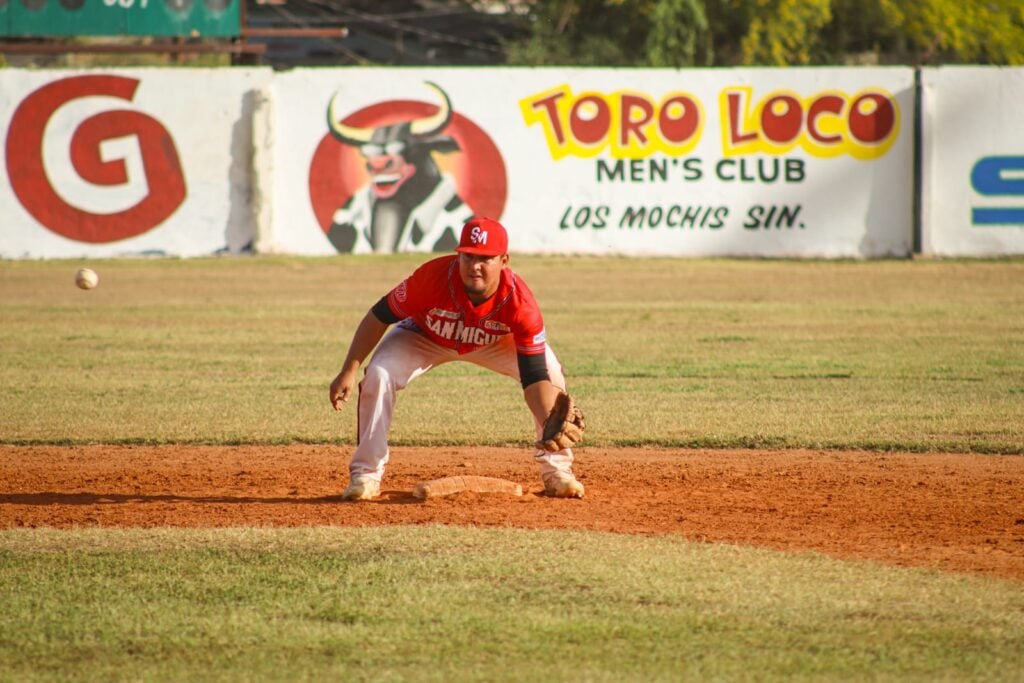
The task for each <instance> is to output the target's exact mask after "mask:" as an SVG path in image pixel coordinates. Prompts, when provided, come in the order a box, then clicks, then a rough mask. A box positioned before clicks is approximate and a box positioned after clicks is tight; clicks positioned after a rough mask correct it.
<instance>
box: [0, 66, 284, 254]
mask: <svg viewBox="0 0 1024 683" xmlns="http://www.w3.org/2000/svg"><path fill="white" fill-rule="evenodd" d="M270 74H271V72H270V70H264V69H236V70H230V71H228V70H214V69H179V70H146V69H130V70H116V71H97V70H90V71H18V70H2V71H0V131H2V144H3V152H4V153H3V163H2V164H0V257H5V258H43V257H104V256H121V255H137V254H161V255H173V256H198V255H205V254H212V253H217V252H231V253H238V252H242V251H245V250H246V249H248V248H249V247H250V245H251V243H252V241H253V235H254V222H253V219H252V216H251V215H250V213H249V208H248V207H249V205H250V201H249V199H250V197H249V195H250V194H251V190H252V188H251V181H250V178H251V174H250V166H251V163H250V159H251V156H252V133H251V123H250V122H251V109H252V102H251V100H252V95H251V92H252V90H253V88H255V87H259V85H260V84H261V82H262V81H263V80H265V79H266V78H268V77H269V76H270Z"/></svg>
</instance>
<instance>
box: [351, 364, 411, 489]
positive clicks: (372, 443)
mask: <svg viewBox="0 0 1024 683" xmlns="http://www.w3.org/2000/svg"><path fill="white" fill-rule="evenodd" d="M397 391H398V386H397V384H396V382H395V380H394V377H393V375H392V373H391V372H389V370H388V369H387V368H386V367H384V366H383V365H382V364H380V363H374V362H371V363H370V365H368V366H367V368H366V373H365V375H364V376H363V381H362V382H360V384H359V445H358V446H356V450H355V452H354V453H353V454H352V460H351V462H350V463H349V475H350V477H351V479H350V483H349V485H348V488H347V489H345V492H344V493H343V494H341V497H342V500H372V499H374V498H376V497H377V496H379V495H380V483H381V480H382V479H383V477H384V469H385V467H386V466H387V463H388V460H389V456H390V448H389V447H388V431H389V430H390V428H391V418H392V416H393V414H394V410H395V394H396V392H397Z"/></svg>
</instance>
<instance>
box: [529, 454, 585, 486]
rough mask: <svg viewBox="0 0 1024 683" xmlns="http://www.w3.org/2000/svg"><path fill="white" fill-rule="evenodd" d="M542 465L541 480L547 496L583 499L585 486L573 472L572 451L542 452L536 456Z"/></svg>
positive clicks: (535, 458)
mask: <svg viewBox="0 0 1024 683" xmlns="http://www.w3.org/2000/svg"><path fill="white" fill-rule="evenodd" d="M534 460H536V461H537V462H538V463H539V464H540V478H541V480H542V481H543V482H544V493H545V495H548V496H551V497H553V498H582V497H583V493H584V489H583V484H581V483H580V482H579V480H578V479H576V475H574V474H573V472H572V461H573V455H572V450H571V449H568V448H567V449H565V450H564V451H558V452H557V453H547V452H545V451H540V452H539V453H537V455H535V456H534Z"/></svg>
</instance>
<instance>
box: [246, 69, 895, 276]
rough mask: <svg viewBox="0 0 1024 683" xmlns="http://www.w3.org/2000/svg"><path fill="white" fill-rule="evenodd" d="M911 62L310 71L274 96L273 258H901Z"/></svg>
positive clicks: (275, 87) (278, 83) (290, 78)
mask: <svg viewBox="0 0 1024 683" xmlns="http://www.w3.org/2000/svg"><path fill="white" fill-rule="evenodd" d="M913 90H914V75H913V70H911V69H906V68H867V69H865V68H856V69H854V68H850V69H837V68H827V69H826V68H822V69H816V68H809V69H699V70H696V69H695V70H659V69H644V70H632V69H551V68H545V69H514V68H507V69H486V70H481V69H429V70H425V69H387V70H381V69H359V68H357V69H300V70H295V71H292V72H289V73H284V74H278V75H276V76H275V78H274V81H273V84H272V86H271V93H272V95H271V101H272V107H273V116H272V121H273V124H272V125H273V137H274V140H275V144H274V146H273V151H272V160H271V161H270V162H269V163H268V171H267V173H266V174H265V178H264V180H263V181H261V187H262V191H263V192H266V193H268V194H269V195H271V197H272V199H271V204H272V210H271V211H270V212H269V215H270V218H269V220H268V221H267V222H266V225H264V226H262V230H263V233H264V234H263V237H264V238H265V239H264V240H261V243H265V244H266V245H267V246H268V249H270V250H273V251H280V252H288V253H302V254H330V253H339V252H341V253H371V252H383V253H387V252H392V251H421V252H431V251H447V250H449V249H450V248H451V247H452V245H453V243H454V240H455V238H456V236H457V230H458V227H459V226H461V224H462V223H463V222H464V221H465V220H466V219H467V218H468V217H470V216H474V215H475V216H490V217H492V218H497V219H499V220H501V221H502V222H503V223H504V224H505V225H506V226H507V227H508V228H509V231H510V239H511V244H510V249H511V250H512V251H513V252H520V253H571V254H625V255H682V256H712V255H733V256H770V257H782V256H820V257H854V258H859V257H883V256H905V255H907V254H909V253H910V250H911V246H912V206H913V189H914V188H913V149H912V140H913V120H912V117H913V102H914V100H913V97H914V93H913Z"/></svg>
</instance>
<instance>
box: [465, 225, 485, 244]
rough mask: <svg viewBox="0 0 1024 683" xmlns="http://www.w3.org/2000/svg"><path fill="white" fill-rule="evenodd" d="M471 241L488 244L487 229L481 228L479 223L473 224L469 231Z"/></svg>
mask: <svg viewBox="0 0 1024 683" xmlns="http://www.w3.org/2000/svg"><path fill="white" fill-rule="evenodd" d="M469 241H470V242H472V243H473V244H487V231H486V230H481V229H480V226H479V225H475V226H473V229H472V230H470V232H469Z"/></svg>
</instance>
